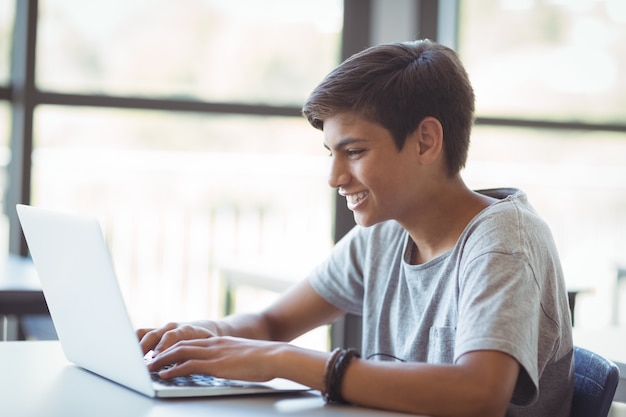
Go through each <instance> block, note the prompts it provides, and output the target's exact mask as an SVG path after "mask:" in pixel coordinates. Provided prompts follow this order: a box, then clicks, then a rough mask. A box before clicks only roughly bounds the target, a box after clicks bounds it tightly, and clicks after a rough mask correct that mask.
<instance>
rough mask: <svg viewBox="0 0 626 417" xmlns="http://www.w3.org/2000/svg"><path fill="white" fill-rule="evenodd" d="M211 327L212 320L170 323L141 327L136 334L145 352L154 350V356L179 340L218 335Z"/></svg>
mask: <svg viewBox="0 0 626 417" xmlns="http://www.w3.org/2000/svg"><path fill="white" fill-rule="evenodd" d="M211 327H212V326H211V323H210V322H193V323H168V324H166V325H165V326H163V327H160V328H157V329H139V330H137V331H136V334H137V337H138V338H139V344H140V346H141V350H142V351H143V353H144V354H146V353H148V352H149V351H150V350H152V351H153V356H157V355H158V354H159V353H160V352H163V351H164V350H166V349H168V348H169V347H171V346H172V345H174V344H175V343H177V342H179V341H182V340H192V339H206V338H209V337H214V336H217V332H216V331H215V330H211Z"/></svg>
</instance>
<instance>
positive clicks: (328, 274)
mask: <svg viewBox="0 0 626 417" xmlns="http://www.w3.org/2000/svg"><path fill="white" fill-rule="evenodd" d="M481 192H483V193H484V194H488V195H491V196H493V197H496V198H499V199H500V201H499V202H497V203H495V204H493V205H491V206H490V207H488V208H486V209H484V210H483V211H481V212H480V213H479V214H478V215H477V216H476V217H475V218H474V219H472V221H471V222H470V223H469V224H468V225H467V227H466V228H465V230H464V231H463V233H462V234H461V236H460V237H459V240H458V241H457V243H456V245H455V246H454V247H453V248H452V249H451V250H450V251H449V252H447V253H445V254H443V255H441V256H439V257H437V258H435V259H432V260H430V261H428V262H426V263H424V264H421V265H411V264H410V263H409V262H408V259H410V253H409V252H410V248H411V247H412V245H411V244H410V243H411V240H410V237H409V235H408V233H407V232H406V231H405V230H404V229H403V228H402V227H401V226H400V225H399V224H398V223H397V222H395V221H387V222H383V223H379V224H377V225H374V226H371V227H368V228H363V227H358V226H357V227H355V228H354V229H353V230H352V231H351V232H349V233H348V234H347V235H346V236H345V237H344V238H343V239H342V240H341V241H340V242H339V243H337V245H336V247H335V249H334V250H333V253H332V254H331V256H330V257H329V258H328V259H327V260H326V261H325V262H324V263H323V264H321V265H320V266H319V267H318V268H317V269H316V270H315V271H313V273H312V274H311V276H310V277H309V279H310V282H311V284H312V285H313V288H315V290H316V291H317V292H318V293H319V294H320V295H321V296H322V297H323V298H324V299H326V300H327V301H329V302H330V303H331V304H333V305H335V306H336V307H338V308H340V309H342V310H344V311H346V312H349V313H353V314H356V315H361V316H362V317H363V345H362V356H363V357H364V358H372V359H378V360H387V359H389V358H392V357H393V358H398V359H401V360H405V361H417V362H429V363H454V362H455V361H456V360H458V358H459V357H460V356H461V355H463V354H465V353H467V352H470V351H475V350H497V351H501V352H505V353H507V354H509V355H511V356H512V357H514V358H515V359H516V360H517V361H518V362H519V363H520V365H521V371H520V376H519V378H518V381H517V385H516V387H515V391H514V394H513V398H512V400H511V404H510V405H509V409H508V412H507V416H533V417H542V416H546V417H548V416H549V417H566V416H569V414H570V406H571V398H572V393H573V384H574V379H573V352H572V349H573V345H572V335H571V321H570V320H571V319H570V314H569V306H568V300H567V291H566V288H565V283H564V280H563V273H562V270H561V265H560V262H559V258H558V254H557V250H556V248H555V245H554V242H553V239H552V235H551V233H550V231H549V229H548V227H547V226H546V224H545V223H544V222H543V221H542V220H541V219H540V218H539V217H538V216H537V214H536V212H535V211H534V210H533V209H532V207H531V206H530V205H529V203H528V201H527V198H526V195H525V194H524V193H523V192H521V191H519V190H515V189H499V190H485V191H481Z"/></svg>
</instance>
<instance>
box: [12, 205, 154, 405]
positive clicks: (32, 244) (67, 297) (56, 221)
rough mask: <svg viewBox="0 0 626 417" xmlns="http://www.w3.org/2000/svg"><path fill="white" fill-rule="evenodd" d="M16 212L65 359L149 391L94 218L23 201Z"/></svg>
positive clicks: (108, 255) (140, 389)
mask: <svg viewBox="0 0 626 417" xmlns="http://www.w3.org/2000/svg"><path fill="white" fill-rule="evenodd" d="M17 212H18V216H19V219H20V223H21V224H22V229H23V231H24V235H25V237H26V242H27V243H28V247H29V249H30V252H31V256H32V258H33V262H34V264H35V268H36V270H37V273H38V275H39V279H40V281H41V286H42V289H43V292H44V296H45V298H46V302H47V303H48V308H49V309H50V315H51V317H52V320H53V322H54V326H55V328H56V331H57V334H58V336H59V340H60V342H61V345H62V347H63V351H64V353H65V355H66V357H67V359H68V360H69V361H71V362H73V363H75V364H77V365H78V366H80V367H82V368H85V369H88V370H90V371H92V372H94V373H96V374H98V375H101V376H103V377H105V378H108V379H110V380H113V381H115V382H118V383H120V384H122V385H125V386H127V387H129V388H131V389H134V390H136V391H139V392H141V393H143V394H145V395H148V396H154V395H155V394H154V389H153V387H152V381H151V379H150V374H149V372H148V370H147V368H146V367H145V365H144V362H143V354H142V352H141V348H140V347H139V344H138V342H137V338H136V336H135V331H134V329H133V326H132V324H131V322H130V319H129V316H128V313H127V310H126V306H125V304H124V299H123V297H122V294H121V291H120V288H119V285H118V283H117V278H116V277H115V272H114V268H113V263H112V261H111V256H110V253H109V250H108V248H107V245H106V242H105V239H104V236H103V235H102V230H101V228H100V225H99V223H98V221H97V220H96V219H94V218H89V217H83V216H77V215H70V214H66V213H59V212H56V211H51V210H47V209H42V208H36V207H31V206H25V205H18V206H17Z"/></svg>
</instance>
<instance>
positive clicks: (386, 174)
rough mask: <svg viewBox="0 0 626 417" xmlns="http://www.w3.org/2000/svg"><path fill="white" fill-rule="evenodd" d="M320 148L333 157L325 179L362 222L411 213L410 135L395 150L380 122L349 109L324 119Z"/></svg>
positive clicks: (414, 187) (414, 182)
mask: <svg viewBox="0 0 626 417" xmlns="http://www.w3.org/2000/svg"><path fill="white" fill-rule="evenodd" d="M324 146H325V147H326V148H327V149H329V151H330V153H331V158H332V164H331V170H330V175H329V178H328V183H329V185H330V186H331V187H333V188H337V191H338V192H339V194H340V195H342V196H344V197H346V201H347V205H348V208H349V209H350V210H352V212H353V213H354V219H355V221H356V222H357V224H359V225H361V226H371V225H374V224H376V223H379V222H382V221H385V220H391V219H395V220H397V221H399V222H400V223H403V222H404V221H408V220H409V217H407V216H413V215H414V214H415V213H414V210H413V209H414V208H415V206H414V203H415V201H416V195H419V192H418V187H419V181H418V179H419V176H420V175H419V151H418V147H417V145H416V142H415V141H414V140H413V139H412V136H411V137H410V138H408V139H407V142H406V143H405V145H404V147H403V148H402V150H400V151H398V148H397V147H396V144H395V142H394V140H393V138H392V136H391V133H390V132H389V131H388V130H387V129H385V128H384V127H382V126H381V125H379V124H377V123H373V122H369V121H367V120H365V119H363V118H361V117H358V116H356V115H353V114H350V113H341V114H338V115H336V116H333V117H330V118H328V119H326V120H325V121H324Z"/></svg>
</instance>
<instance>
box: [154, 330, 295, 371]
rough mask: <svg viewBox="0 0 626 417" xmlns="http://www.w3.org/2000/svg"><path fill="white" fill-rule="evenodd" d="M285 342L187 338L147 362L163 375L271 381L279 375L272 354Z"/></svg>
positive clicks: (225, 338)
mask: <svg viewBox="0 0 626 417" xmlns="http://www.w3.org/2000/svg"><path fill="white" fill-rule="evenodd" d="M285 346H286V344H284V343H280V342H267V341H259V340H252V339H242V338H235V337H228V336H223V337H211V338H208V339H207V338H205V339H194V340H184V341H180V342H178V343H176V344H175V345H173V346H171V347H170V348H168V349H166V350H163V351H162V352H161V353H160V354H159V355H157V356H155V357H154V360H153V361H152V362H150V364H149V365H148V369H150V371H157V370H159V369H161V368H163V367H165V366H168V365H174V366H172V367H170V368H168V369H165V370H162V371H161V372H160V373H159V375H160V376H161V377H162V378H173V377H177V376H184V375H189V374H206V375H212V376H215V377H218V378H227V379H240V380H246V381H256V382H262V381H268V380H270V379H273V378H275V377H276V375H275V372H276V368H275V367H274V366H273V365H272V364H271V360H270V359H271V358H272V357H276V356H275V353H277V352H279V351H280V350H281V349H283V347H285Z"/></svg>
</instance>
